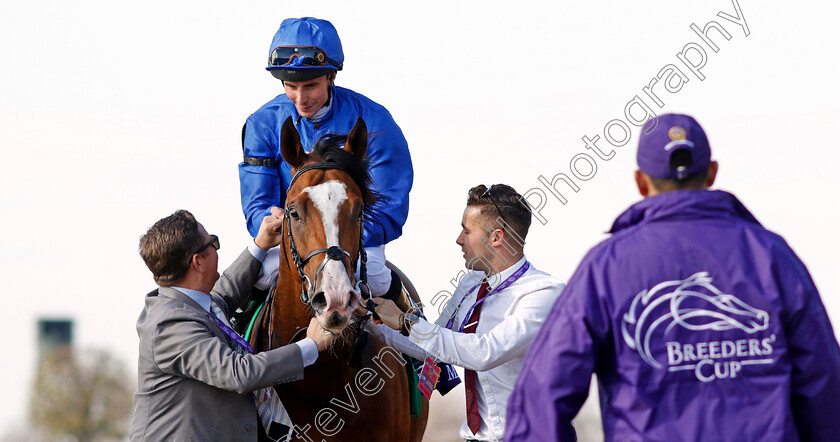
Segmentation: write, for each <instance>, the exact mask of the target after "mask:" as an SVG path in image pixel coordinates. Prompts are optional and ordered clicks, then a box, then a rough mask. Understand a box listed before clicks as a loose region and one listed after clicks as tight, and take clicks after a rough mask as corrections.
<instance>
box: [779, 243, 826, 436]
mask: <svg viewBox="0 0 840 442" xmlns="http://www.w3.org/2000/svg"><path fill="white" fill-rule="evenodd" d="M785 255H787V256H785V257H783V258H781V259H779V260H776V262H777V263H778V264H777V265H778V268H776V269H774V270H775V274H776V275H777V277H778V281H788V285H789V286H788V287H785V288H784V292H783V293H785V294H787V296H786V299H785V303H786V304H788V308H787V309H786V310H787V311H789V312H790V313H789V314H788V315H787V317H785V318H783V321H784V327H785V335H786V337H787V340H788V352H789V353H790V357H791V363H792V370H791V375H792V379H791V408H792V410H793V415H794V420H795V422H796V428H797V431H798V432H799V436H800V439H801V440H807V441H829V440H837V435H838V432H840V411H838V409H837V398H840V346H838V344H837V339H836V338H835V336H834V331H833V330H832V327H831V323H830V322H829V319H828V315H827V313H826V311H825V307H824V306H823V303H822V301H821V300H820V295H819V293H818V292H817V288H816V286H815V285H814V282H813V281H812V280H811V276H810V274H809V273H808V270H807V269H806V268H805V265H804V264H803V263H802V262H801V261H800V260H799V258H797V257H796V255H794V254H793V252H792V251H790V252H789V253H785Z"/></svg>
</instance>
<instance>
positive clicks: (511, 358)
mask: <svg viewBox="0 0 840 442" xmlns="http://www.w3.org/2000/svg"><path fill="white" fill-rule="evenodd" d="M524 264H525V258H524V257H523V258H522V259H521V260H519V262H517V263H516V264H513V265H512V266H510V267H508V268H507V269H505V270H503V271H502V272H500V273H498V274H496V275H493V276H491V277H490V278H488V283H489V284H490V294H489V295H488V296H487V298H485V300H484V302H483V303H482V304H481V315H480V316H479V321H478V327H477V329H476V331H475V333H474V334H473V333H470V334H466V333H460V332H458V329H459V327H460V325H461V323H462V322H463V321H464V318H465V317H466V315H467V314H468V312H469V310H470V307H471V306H472V305H473V304H475V302H476V296H477V295H478V284H480V282H481V280H482V279H483V278H484V276H485V275H484V273H483V272H477V271H470V272H468V273H467V274H466V276H464V277H463V278H461V281H460V282H459V284H458V288H457V289H456V290H455V293H454V295H453V296H452V298H450V299H449V301H448V302H447V304H446V306H445V307H444V309H443V313H442V314H441V315H440V318H438V320H437V321H436V322H435V323H434V324H432V323H429V322H427V321H425V320H423V319H421V320H420V321H419V322H417V323H416V324H414V325H413V326H412V328H411V335H410V336H409V337H408V338H406V337H405V336H402V335H401V334H400V333H399V332H398V331H396V330H393V329H391V328H389V327H387V326H385V325H375V324H371V325H370V326H368V330H369V331H370V332H371V333H373V334H374V335H376V336H379V337H381V338H382V339H384V340H385V342H386V343H387V344H388V345H390V346H392V347H394V348H395V349H397V350H399V351H401V352H403V353H405V354H408V355H409V356H412V357H414V358H416V359H419V360H423V359H425V357H426V356H427V355H428V356H431V357H432V358H435V359H437V360H439V361H443V362H447V363H450V364H453V365H458V366H461V367H464V368H468V369H470V370H474V371H475V372H476V378H477V379H476V390H477V396H478V412H479V415H480V416H481V428H479V430H478V433H476V434H473V433H472V431H470V429H469V427H468V426H467V423H466V421H464V423H463V424H462V425H461V429H460V436H461V437H462V438H464V439H478V440H486V441H501V440H502V437H503V436H504V431H505V413H506V408H507V401H508V397H509V396H510V394H511V392H512V391H513V386H514V384H515V383H516V377H517V376H518V375H519V370H520V369H521V368H522V359H523V358H524V356H525V352H526V351H527V350H528V347H529V346H530V344H531V341H532V340H533V339H534V336H535V335H536V334H537V331H538V330H539V328H540V326H541V325H542V323H543V321H544V320H545V318H546V316H547V315H548V312H549V310H551V307H552V306H553V305H554V301H555V300H556V299H557V296H558V295H559V294H560V291H561V290H562V289H563V287H564V286H565V284H564V283H562V282H561V281H560V280H558V279H556V278H554V277H552V276H551V275H549V274H547V273H545V272H542V271H539V270H537V269H536V268H534V266H533V265H531V267H530V268H529V269H528V271H526V272H525V274H524V275H522V277H520V278H519V279H518V280H516V282H514V283H513V284H511V285H509V286H508V287H507V288H505V289H503V290H502V291H500V292H494V291H493V290H495V288H496V287H498V286H499V285H500V284H501V283H502V282H503V281H505V280H506V279H507V278H508V277H510V276H511V275H512V274H513V273H514V272H516V270H518V269H519V268H520V267H521V266H522V265H524ZM470 289H472V290H470ZM467 291H469V292H467ZM459 304H460V308H459V307H458V305H459ZM453 314H454V317H455V320H454V323H453V325H452V330H450V329H448V328H446V324H447V322H449V318H450V317H452V316H453ZM453 330H454V331H453Z"/></svg>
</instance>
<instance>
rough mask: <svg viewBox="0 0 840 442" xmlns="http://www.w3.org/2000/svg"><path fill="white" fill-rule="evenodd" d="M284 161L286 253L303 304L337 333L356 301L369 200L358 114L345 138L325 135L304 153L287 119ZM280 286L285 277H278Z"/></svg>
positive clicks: (283, 135) (364, 139)
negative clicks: (288, 172) (288, 178)
mask: <svg viewBox="0 0 840 442" xmlns="http://www.w3.org/2000/svg"><path fill="white" fill-rule="evenodd" d="M280 139H281V146H282V150H281V151H282V154H283V159H285V160H286V162H287V163H289V164H290V165H291V167H292V174H293V178H292V182H291V184H290V186H289V189H288V191H287V195H286V207H285V211H286V228H287V230H288V237H289V253H290V254H291V256H292V261H293V262H294V265H295V267H297V274H298V275H299V276H300V279H301V285H302V295H301V299H302V300H303V301H304V302H305V303H308V304H309V306H310V307H311V308H312V310H313V311H314V313H315V316H316V317H317V318H318V322H319V323H320V324H321V326H322V327H324V329H326V330H328V331H330V332H332V333H339V332H341V331H342V330H343V329H344V328H345V327H346V326H347V324H348V322H349V319H350V317H351V316H352V314H353V311H355V310H356V307H358V306H359V302H360V301H361V298H360V294H359V290H358V286H357V284H355V276H354V273H355V272H354V269H355V265H356V264H355V263H356V261H357V258H358V256H359V253H360V250H361V248H362V240H361V239H362V226H363V221H364V213H365V212H364V210H365V205H366V204H370V203H372V202H373V201H374V196H373V193H372V192H371V191H370V176H369V174H368V171H367V166H366V163H365V162H364V161H363V159H364V157H365V152H366V150H367V128H366V126H365V123H364V121H363V120H362V119H361V118H359V119H358V120H357V121H356V125H355V126H354V127H353V129H352V130H351V131H350V133H349V134H348V135H347V137H346V142H345V143H344V146H343V148H342V147H341V145H340V144H341V142H343V140H344V137H338V136H327V137H324V138H322V139H321V140H319V141H318V143H317V144H316V146H315V147H314V148H313V150H312V152H310V153H308V154H307V153H306V152H305V151H304V150H303V146H302V145H301V141H300V135H299V134H298V132H297V130H296V129H295V127H294V123H293V122H292V119H291V118H288V119H287V120H286V121H285V122H284V123H283V127H282V130H281V137H280ZM280 283H281V284H283V283H288V281H280Z"/></svg>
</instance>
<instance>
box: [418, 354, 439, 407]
mask: <svg viewBox="0 0 840 442" xmlns="http://www.w3.org/2000/svg"><path fill="white" fill-rule="evenodd" d="M438 378H440V367H438V366H437V364H436V363H435V361H433V360H432V358H429V357H427V358H426V363H425V364H423V370H422V371H421V372H420V382H418V383H417V388H419V389H420V392H422V393H423V396H426V399H431V398H432V391H434V389H435V386H436V385H437V382H438Z"/></svg>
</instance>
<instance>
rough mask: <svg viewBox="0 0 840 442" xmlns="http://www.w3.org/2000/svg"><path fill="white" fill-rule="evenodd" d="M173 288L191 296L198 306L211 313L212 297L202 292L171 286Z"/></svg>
mask: <svg viewBox="0 0 840 442" xmlns="http://www.w3.org/2000/svg"><path fill="white" fill-rule="evenodd" d="M171 288H173V289H175V290H178V291H179V292H181V293H183V294H185V295H187V296H189V297H190V299H192V300H193V301H195V302H196V303H197V304H198V305H200V306H201V308H203V309H204V310H206V311H207V313H210V295H208V294H207V293H204V292H200V291H198V290H193V289H185V288H183V287H175V286H171Z"/></svg>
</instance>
